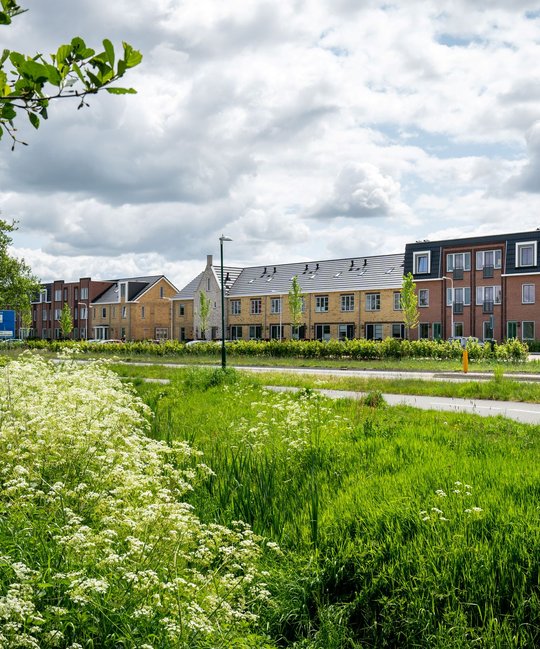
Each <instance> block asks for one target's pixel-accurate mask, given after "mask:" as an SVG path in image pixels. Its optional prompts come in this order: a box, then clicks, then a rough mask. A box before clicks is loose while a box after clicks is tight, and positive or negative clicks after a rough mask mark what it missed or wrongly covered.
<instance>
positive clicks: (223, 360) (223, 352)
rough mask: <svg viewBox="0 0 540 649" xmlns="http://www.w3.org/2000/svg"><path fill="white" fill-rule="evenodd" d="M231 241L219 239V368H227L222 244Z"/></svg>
mask: <svg viewBox="0 0 540 649" xmlns="http://www.w3.org/2000/svg"><path fill="white" fill-rule="evenodd" d="M224 241H232V239H231V238H230V237H226V236H225V235H224V234H222V235H221V236H220V237H219V251H220V254H221V367H222V368H223V369H225V368H226V367H227V351H226V349H225V282H224V281H223V242H224Z"/></svg>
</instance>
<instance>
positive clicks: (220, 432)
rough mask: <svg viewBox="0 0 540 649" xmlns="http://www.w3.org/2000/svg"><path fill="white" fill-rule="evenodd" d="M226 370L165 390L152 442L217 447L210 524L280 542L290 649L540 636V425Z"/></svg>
mask: <svg viewBox="0 0 540 649" xmlns="http://www.w3.org/2000/svg"><path fill="white" fill-rule="evenodd" d="M213 372H218V373H219V372H220V370H213V371H212V370H207V371H205V372H203V374H202V375H199V376H198V378H196V379H195V378H193V377H192V378H190V379H188V380H187V381H182V380H181V379H177V380H176V382H175V383H173V384H172V385H171V386H168V387H167V388H166V389H165V390H163V389H161V391H160V393H161V398H160V399H159V403H156V404H154V405H156V406H157V412H156V424H155V427H154V435H156V436H160V435H161V436H164V437H168V438H171V437H175V436H179V437H181V438H185V439H189V441H190V442H191V443H193V444H194V445H195V446H196V447H197V448H200V449H201V450H202V451H203V452H204V457H205V462H206V463H207V464H208V465H209V466H211V467H212V469H213V471H214V474H215V475H213V476H212V477H211V478H210V479H209V480H208V481H207V482H206V483H205V484H204V485H203V486H201V487H198V488H197V489H195V491H194V492H193V493H192V495H191V498H190V502H191V503H192V504H193V505H194V506H195V507H196V510H197V511H198V512H200V515H201V517H202V518H203V520H205V521H207V522H210V521H213V522H219V523H222V524H228V523H229V522H230V521H232V520H236V519H238V518H240V519H242V520H245V521H246V522H248V523H249V524H250V525H251V526H252V527H253V529H254V530H255V531H256V532H257V533H258V534H260V535H262V536H264V537H266V538H267V539H270V540H272V541H277V542H278V543H279V544H280V546H281V548H282V552H283V557H282V558H281V560H280V561H279V562H275V563H272V562H270V563H269V565H268V569H269V576H268V583H269V588H270V590H271V591H272V604H271V605H270V606H268V607H267V608H266V609H265V611H264V613H263V620H262V624H263V627H264V628H265V629H266V630H268V632H269V633H270V635H271V636H272V637H273V638H274V640H275V641H276V642H278V644H279V645H280V646H291V647H292V646H294V647H309V648H310V649H312V648H313V649H314V648H320V649H323V648H324V649H333V648H335V649H338V648H341V647H441V648H442V647H445V648H446V647H452V648H454V647H455V648H457V647H460V648H461V647H463V648H465V647H474V646H477V647H486V648H487V647H498V648H500V649H502V648H507V647H523V648H525V647H533V646H537V645H538V644H539V643H540V627H539V620H540V595H539V562H538V557H539V556H540V510H539V508H538V502H539V501H540V500H539V497H540V462H539V460H540V452H539V439H538V435H539V428H538V427H531V426H526V425H522V424H518V423H515V422H510V421H508V420H505V419H502V418H496V419H493V418H479V417H472V416H466V415H454V414H450V413H434V412H418V411H415V410H414V409H411V408H405V407H400V408H388V407H385V405H384V403H382V401H381V400H380V399H371V400H369V402H368V403H367V404H361V403H358V402H354V403H353V402H347V401H345V402H335V403H334V402H332V403H330V402H328V401H326V400H325V399H322V398H320V397H317V396H315V395H313V394H312V393H311V391H310V390H307V391H305V392H303V393H301V394H300V395H296V396H291V395H286V394H280V395H277V394H271V393H267V392H265V391H263V390H261V389H260V388H259V387H257V386H255V385H253V384H251V383H249V382H248V380H247V379H240V378H239V377H238V376H234V374H230V375H229V376H228V377H227V378H226V379H225V380H222V381H221V382H220V381H218V379H217V378H216V377H215V375H214V374H213ZM218 383H219V384H218ZM140 390H141V393H142V394H144V395H146V396H145V398H146V399H147V400H149V401H151V400H152V399H153V398H154V397H153V395H155V394H156V392H157V390H156V388H155V387H153V386H140ZM162 427H163V428H162Z"/></svg>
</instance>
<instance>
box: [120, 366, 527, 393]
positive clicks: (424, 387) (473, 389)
mask: <svg viewBox="0 0 540 649" xmlns="http://www.w3.org/2000/svg"><path fill="white" fill-rule="evenodd" d="M112 367H113V368H114V370H115V371H116V372H117V373H118V374H119V375H120V376H122V377H125V378H134V379H136V378H154V379H156V378H159V379H169V380H173V381H174V380H178V379H179V378H181V377H182V376H184V375H185V373H186V372H189V371H190V370H189V368H170V367H167V366H165V365H145V366H139V365H131V364H129V363H119V364H115V365H113V366H112ZM250 380H251V381H252V382H253V383H254V384H257V385H260V386H264V385H283V386H294V387H299V388H309V389H317V388H327V389H330V390H352V391H355V392H372V391H378V392H387V393H391V394H417V395H428V396H437V397H459V398H463V399H493V400H498V401H523V402H529V403H540V383H524V382H520V381H515V380H512V379H511V378H507V377H505V376H504V375H502V373H501V372H500V371H496V372H495V373H494V374H493V378H492V379H491V380H487V381H486V380H481V381H474V380H473V381H468V382H466V383H457V382H456V383H453V382H451V381H428V380H424V379H379V378H377V377H370V378H358V377H354V376H326V377H325V376H323V375H318V376H312V375H306V374H301V373H294V374H292V373H290V372H257V373H256V374H254V375H252V376H251V379H250Z"/></svg>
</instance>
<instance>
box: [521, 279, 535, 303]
mask: <svg viewBox="0 0 540 649" xmlns="http://www.w3.org/2000/svg"><path fill="white" fill-rule="evenodd" d="M521 301H522V303H523V304H534V284H523V285H522V287H521Z"/></svg>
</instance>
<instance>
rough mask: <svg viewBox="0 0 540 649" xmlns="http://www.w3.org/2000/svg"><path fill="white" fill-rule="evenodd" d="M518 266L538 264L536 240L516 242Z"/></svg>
mask: <svg viewBox="0 0 540 649" xmlns="http://www.w3.org/2000/svg"><path fill="white" fill-rule="evenodd" d="M516 266H536V241H524V242H523V243H516Z"/></svg>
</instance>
